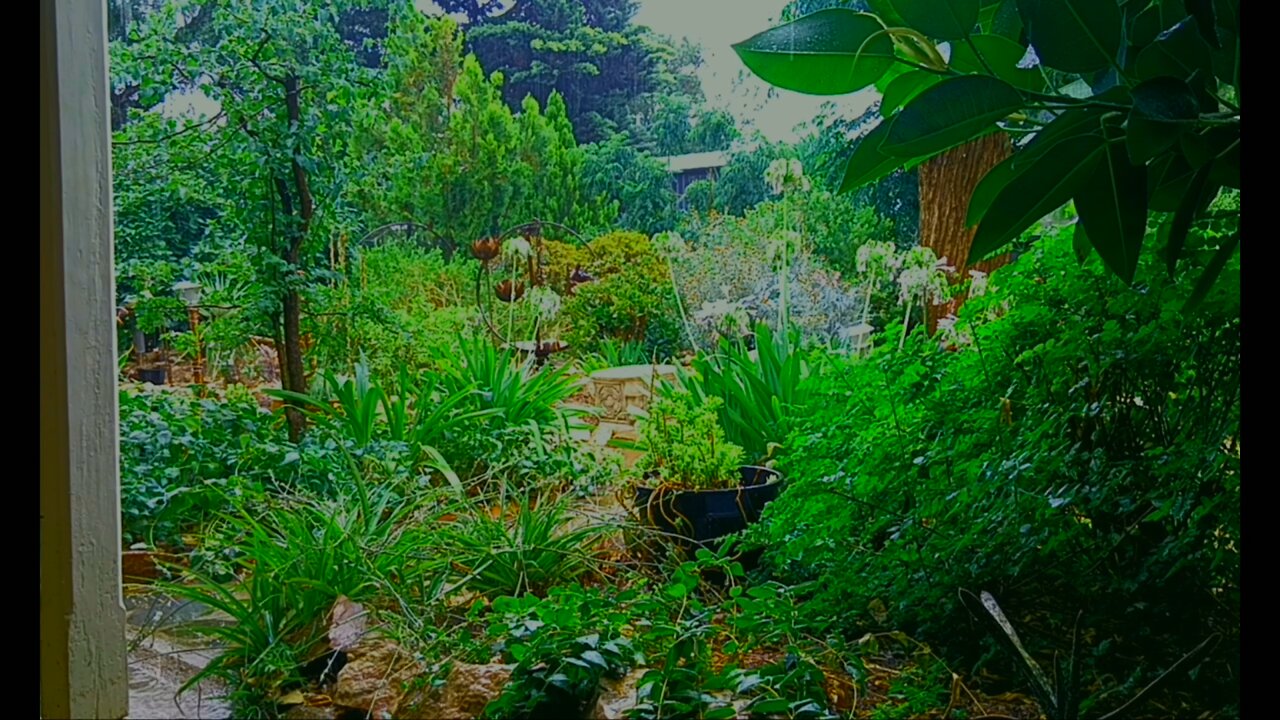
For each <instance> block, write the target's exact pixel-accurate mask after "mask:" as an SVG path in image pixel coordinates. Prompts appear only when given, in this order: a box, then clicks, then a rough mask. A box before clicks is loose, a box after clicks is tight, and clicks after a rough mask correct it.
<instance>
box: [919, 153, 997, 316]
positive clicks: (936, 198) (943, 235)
mask: <svg viewBox="0 0 1280 720" xmlns="http://www.w3.org/2000/svg"><path fill="white" fill-rule="evenodd" d="M1012 150H1013V148H1012V145H1011V144H1010V142H1009V136H1008V135H1006V134H1005V133H992V134H991V135H987V136H984V137H981V138H978V139H977V140H974V141H972V142H969V143H966V144H964V145H961V146H960V147H958V148H954V149H952V150H949V151H947V152H945V153H943V154H941V155H938V156H937V157H935V158H932V159H930V160H929V161H928V162H926V163H924V164H923V165H921V166H920V168H919V173H920V244H921V245H923V246H925V247H927V248H929V249H931V250H933V254H934V255H935V256H936V257H938V258H940V259H946V261H947V262H948V263H949V264H950V265H951V267H953V268H955V272H954V274H953V275H952V281H953V282H962V281H964V280H965V279H967V278H968V277H969V271H970V270H976V271H978V272H983V273H987V274H990V273H991V271H993V270H995V269H996V268H998V267H1000V266H1001V265H1005V264H1007V263H1008V262H1009V258H1010V256H1009V255H1001V256H999V257H994V258H989V259H986V260H981V261H978V262H974V263H972V264H968V258H969V250H970V248H972V247H973V236H974V233H975V232H976V231H977V229H976V228H972V227H968V226H967V224H966V222H965V216H966V215H967V213H968V211H969V197H970V196H971V195H973V191H974V189H975V188H977V187H978V183H979V182H981V180H982V178H983V177H984V176H985V175H986V174H987V172H989V171H990V170H991V168H993V167H995V166H996V165H999V164H1000V163H1001V162H1002V161H1004V159H1005V158H1007V157H1009V155H1010V153H1011V152H1012ZM963 299H964V298H963V296H957V297H956V298H954V299H952V300H951V301H949V302H947V303H944V304H941V305H930V306H929V308H928V311H927V315H926V323H927V326H928V329H929V332H933V331H934V330H935V329H937V327H938V320H939V319H940V318H943V317H945V316H947V315H948V314H951V313H955V312H956V311H957V310H959V309H960V304H961V303H962V302H963Z"/></svg>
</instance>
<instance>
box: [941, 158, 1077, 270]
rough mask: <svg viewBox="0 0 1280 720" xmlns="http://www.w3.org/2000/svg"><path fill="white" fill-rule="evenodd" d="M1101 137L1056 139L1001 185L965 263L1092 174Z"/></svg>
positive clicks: (1007, 237) (1051, 208) (1004, 240)
mask: <svg viewBox="0 0 1280 720" xmlns="http://www.w3.org/2000/svg"><path fill="white" fill-rule="evenodd" d="M1102 147H1103V143H1102V138H1101V136H1100V135H1096V134H1092V133H1090V134H1084V135H1075V136H1072V137H1069V138H1067V139H1066V140H1063V141H1062V142H1059V143H1057V144H1055V145H1054V146H1053V147H1052V148H1050V149H1049V150H1047V151H1046V152H1045V153H1044V154H1042V155H1041V156H1040V157H1038V158H1037V159H1036V161H1035V162H1034V163H1032V164H1031V165H1030V167H1028V168H1026V169H1025V170H1024V171H1022V172H1021V173H1019V175H1018V181H1017V182H1014V183H1009V184H1007V185H1005V186H1004V188H1003V189H1001V190H1000V192H999V194H997V195H996V197H995V199H994V200H993V201H992V202H991V207H990V208H989V209H988V210H987V212H986V213H985V214H984V215H983V216H982V221H981V222H980V223H979V224H978V231H977V233H975V234H974V237H973V247H972V248H971V249H970V251H969V258H968V259H967V260H966V263H972V262H973V261H975V260H978V259H981V258H983V257H985V256H987V255H990V254H991V253H992V252H994V251H996V250H999V249H1000V248H1001V247H1003V246H1004V245H1005V244H1006V243H1008V242H1009V241H1010V240H1013V239H1014V238H1016V237H1017V236H1018V235H1020V234H1022V232H1023V231H1024V230H1026V229H1027V228H1029V227H1031V226H1032V225H1033V224H1034V223H1035V222H1036V221H1038V220H1040V219H1041V218H1043V217H1044V216H1045V215H1048V214H1049V213H1051V212H1053V211H1054V210H1057V209H1058V208H1060V207H1062V205H1063V204H1064V203H1066V202H1067V201H1068V200H1070V199H1071V197H1072V196H1073V195H1075V193H1076V191H1077V190H1079V188H1080V185H1081V184H1082V183H1083V182H1085V181H1086V180H1087V179H1088V178H1089V176H1090V175H1091V174H1092V172H1093V170H1094V168H1095V167H1096V166H1097V164H1098V160H1099V157H1100V156H1101V155H1102Z"/></svg>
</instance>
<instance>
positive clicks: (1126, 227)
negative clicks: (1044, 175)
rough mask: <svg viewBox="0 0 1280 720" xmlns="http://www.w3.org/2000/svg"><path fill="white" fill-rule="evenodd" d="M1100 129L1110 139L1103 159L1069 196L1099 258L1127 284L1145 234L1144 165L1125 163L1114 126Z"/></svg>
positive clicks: (1145, 170)
mask: <svg viewBox="0 0 1280 720" xmlns="http://www.w3.org/2000/svg"><path fill="white" fill-rule="evenodd" d="M1105 131H1106V132H1108V134H1109V135H1110V137H1109V138H1108V141H1107V143H1106V145H1105V149H1104V151H1103V153H1102V159H1101V161H1100V162H1098V164H1097V166H1096V167H1095V169H1094V172H1093V173H1092V174H1091V175H1090V177H1089V179H1088V181H1086V182H1084V183H1082V184H1081V185H1080V187H1079V188H1078V189H1077V190H1076V192H1075V194H1074V198H1075V202H1076V211H1077V212H1078V213H1079V214H1080V223H1081V224H1082V225H1084V227H1085V230H1086V231H1087V232H1088V234H1089V240H1090V241H1091V242H1092V243H1093V248H1094V249H1095V250H1097V251H1098V255H1100V256H1101V257H1102V261H1103V262H1105V263H1106V264H1107V267H1109V268H1111V271H1112V272H1114V273H1115V274H1116V275H1119V276H1120V278H1121V279H1122V280H1124V281H1125V282H1126V283H1132V282H1133V276H1134V273H1136V272H1137V270H1138V253H1139V251H1140V250H1141V249H1142V239H1143V237H1145V236H1146V232H1147V167H1146V166H1145V165H1134V164H1133V163H1131V162H1130V161H1129V154H1128V152H1127V151H1126V149H1125V147H1124V144H1123V143H1121V142H1119V136H1120V134H1121V133H1122V131H1121V130H1120V128H1119V127H1116V126H1114V125H1108V126H1106V130H1105Z"/></svg>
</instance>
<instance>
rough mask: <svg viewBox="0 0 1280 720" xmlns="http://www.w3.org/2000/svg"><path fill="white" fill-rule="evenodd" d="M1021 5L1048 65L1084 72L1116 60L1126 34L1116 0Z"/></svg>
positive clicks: (1042, 0)
mask: <svg viewBox="0 0 1280 720" xmlns="http://www.w3.org/2000/svg"><path fill="white" fill-rule="evenodd" d="M1018 9H1019V10H1020V11H1021V12H1022V22H1023V24H1024V25H1025V26H1026V28H1027V35H1028V37H1029V38H1030V40H1031V44H1032V45H1033V46H1034V47H1035V49H1036V54H1037V55H1038V56H1039V57H1040V61H1041V62H1042V63H1044V64H1045V65H1047V66H1049V67H1051V68H1054V69H1056V70H1062V71H1064V72H1072V73H1084V72H1092V71H1094V70H1101V69H1102V68H1105V67H1108V66H1109V65H1112V64H1113V63H1115V62H1116V59H1117V57H1118V56H1119V53H1120V42H1121V37H1122V35H1123V32H1122V30H1123V27H1122V25H1123V21H1122V18H1121V15H1120V6H1119V5H1118V4H1117V3H1116V0H1024V1H1022V2H1019V3H1018Z"/></svg>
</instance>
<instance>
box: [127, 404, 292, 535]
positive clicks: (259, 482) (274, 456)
mask: <svg viewBox="0 0 1280 720" xmlns="http://www.w3.org/2000/svg"><path fill="white" fill-rule="evenodd" d="M305 464H306V463H304V462H303V461H302V457H301V455H300V453H299V452H298V451H297V449H295V448H294V447H292V446H290V445H289V444H288V443H287V442H286V441H285V439H284V435H283V433H282V432H279V431H278V429H277V428H276V427H275V420H274V418H273V417H272V416H271V414H270V413H269V412H267V411H266V410H263V409H262V408H261V407H259V406H258V404H257V402H256V401H255V400H254V399H253V398H252V397H251V396H249V395H248V393H245V392H243V391H239V392H236V391H232V392H230V393H228V395H227V397H226V398H225V399H223V400H222V401H218V400H213V399H206V400H201V399H197V398H194V397H191V396H189V395H180V394H177V393H173V392H153V393H134V392H130V391H127V390H122V391H121V392H120V500H121V510H122V513H123V518H122V522H123V531H124V542H125V544H126V545H130V544H133V543H138V542H145V543H148V544H151V545H154V544H157V543H159V544H167V545H178V544H180V543H181V540H180V536H181V534H182V533H185V532H190V531H192V530H194V529H196V528H198V527H199V526H200V524H201V523H202V522H203V521H205V520H208V519H209V518H210V517H211V516H212V514H213V513H215V512H216V511H218V510H220V509H222V508H223V507H224V501H225V499H226V497H227V496H228V495H232V496H235V495H238V494H241V493H244V492H248V493H255V492H259V491H261V489H262V488H263V487H264V484H266V483H270V482H272V481H273V480H274V481H286V482H288V481H292V480H293V479H295V478H297V477H298V474H299V473H304V472H306V470H304V465H305ZM308 474H309V473H308ZM313 477H314V476H313Z"/></svg>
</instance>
